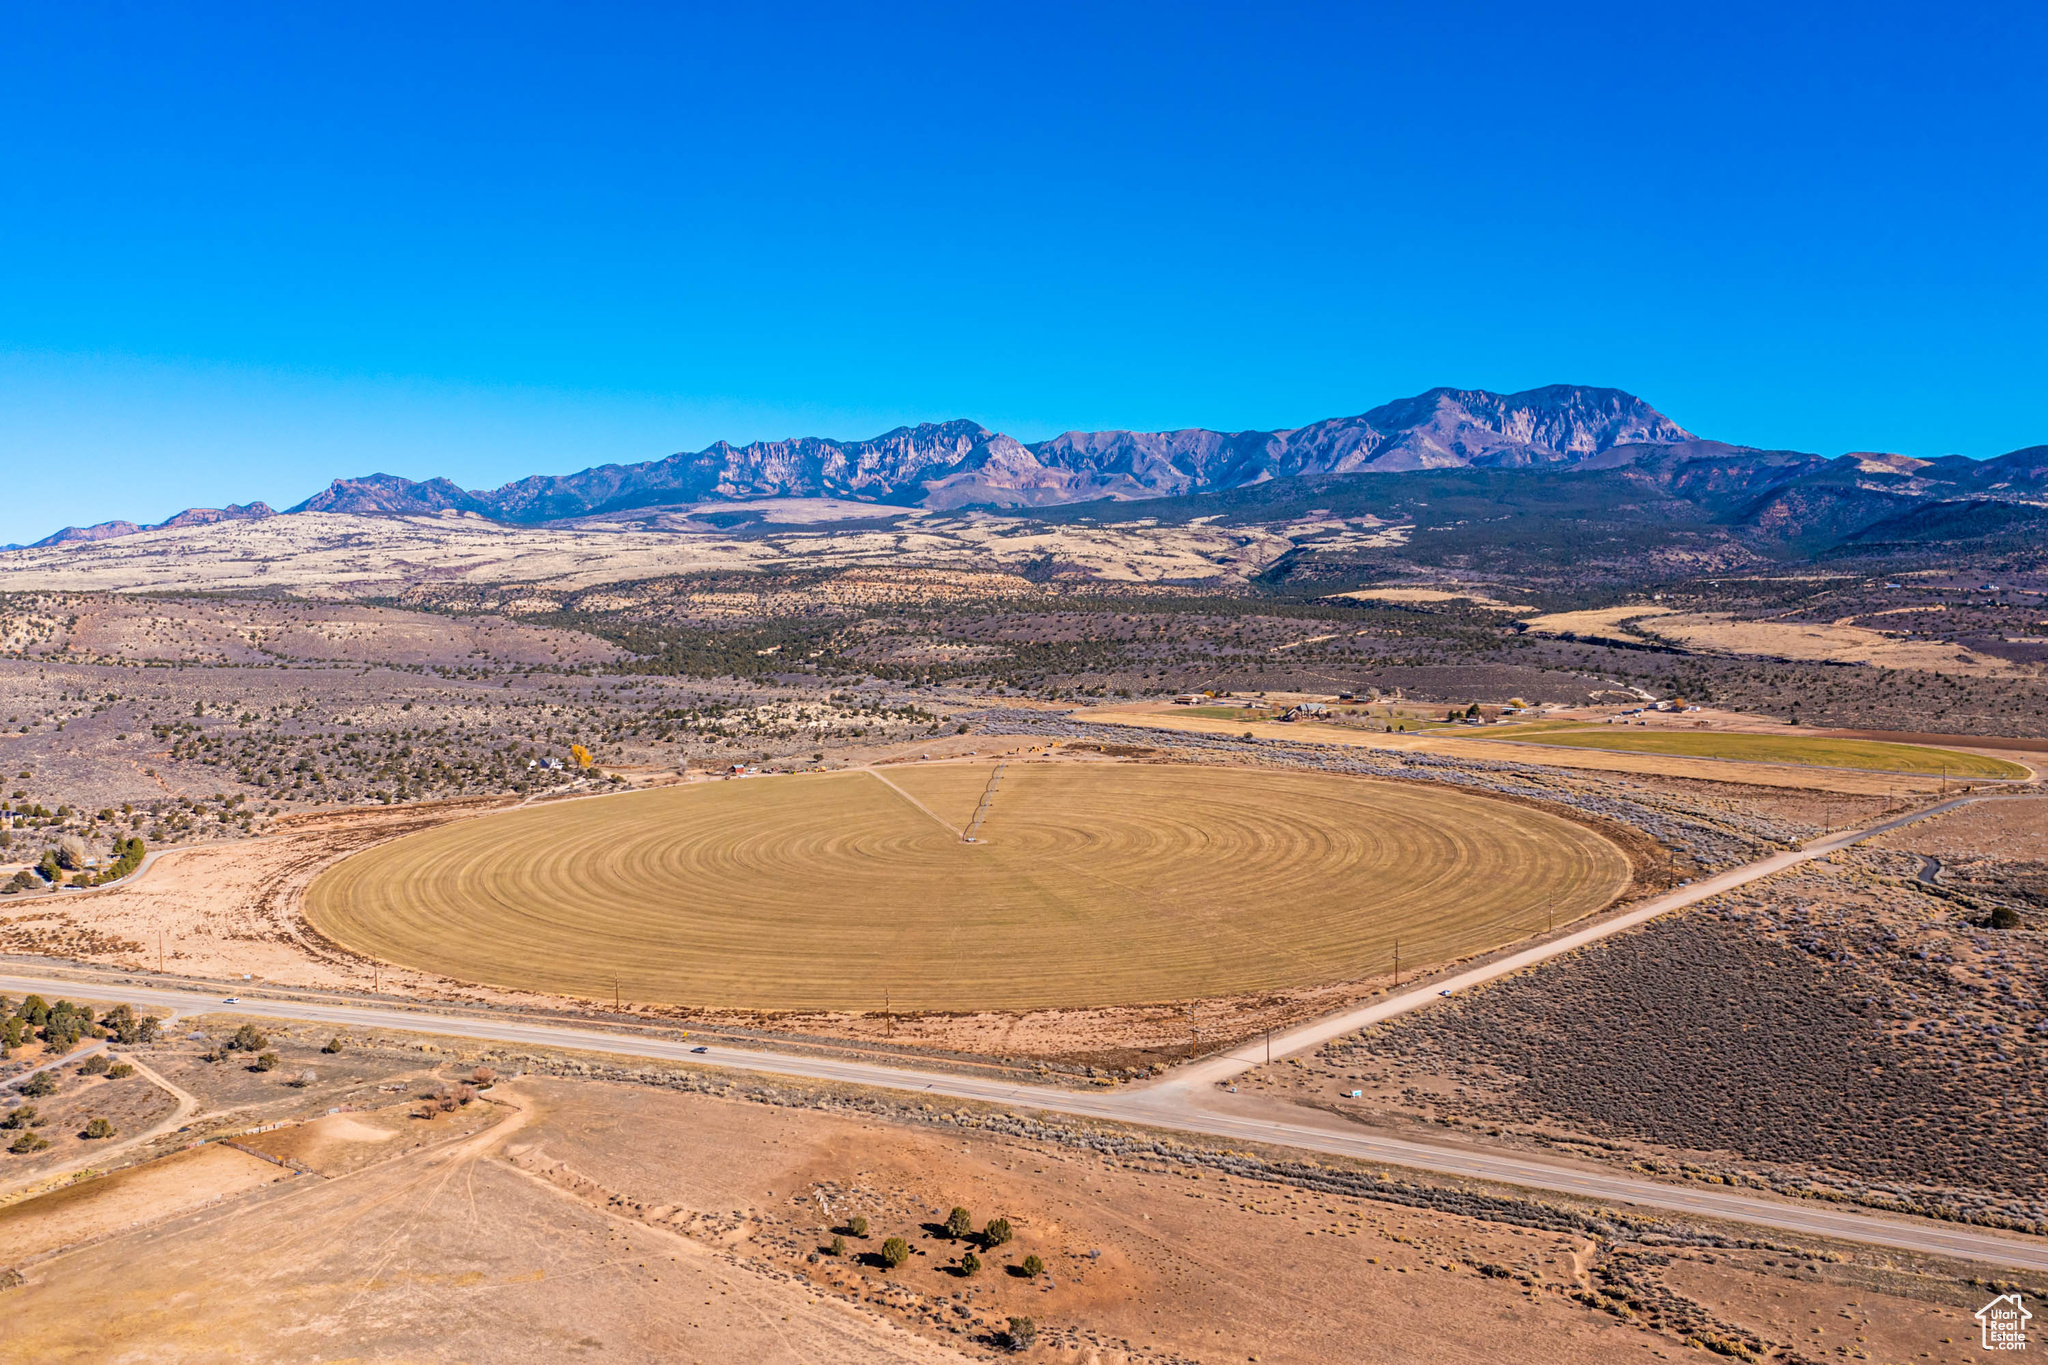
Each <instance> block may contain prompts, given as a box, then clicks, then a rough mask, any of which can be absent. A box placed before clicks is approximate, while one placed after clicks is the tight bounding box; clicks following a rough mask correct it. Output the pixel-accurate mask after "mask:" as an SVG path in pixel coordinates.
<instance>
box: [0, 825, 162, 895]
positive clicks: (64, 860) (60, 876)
mask: <svg viewBox="0 0 2048 1365" xmlns="http://www.w3.org/2000/svg"><path fill="white" fill-rule="evenodd" d="M148 851H149V850H148V849H147V848H146V847H145V846H144V844H143V842H142V838H141V836H140V835H137V836H135V837H132V838H121V837H118V836H117V837H116V838H115V840H114V860H113V861H112V862H111V863H109V864H108V865H107V866H106V867H104V868H102V869H101V870H100V872H99V874H98V875H97V876H95V875H94V874H92V873H91V872H88V871H86V867H85V865H86V861H87V859H88V858H90V857H91V854H92V850H91V848H90V847H89V846H88V845H87V844H86V842H85V840H84V839H82V838H80V837H79V836H78V835H76V834H65V835H63V836H62V837H60V838H59V839H58V840H57V842H56V843H55V844H54V845H52V846H51V847H49V848H46V849H44V850H43V856H42V859H41V860H40V861H39V862H38V863H37V864H36V866H35V870H34V871H32V872H31V871H28V870H26V869H24V870H23V871H20V872H17V873H15V874H14V876H13V878H12V879H11V880H9V881H8V882H6V883H5V884H4V885H0V895H13V894H15V893H16V892H20V891H28V890H31V889H33V888H34V887H35V886H36V885H37V884H38V882H39V881H40V882H41V883H44V884H47V885H50V886H61V885H63V884H64V881H65V874H67V873H69V874H70V882H71V885H73V886H101V885H104V884H106V883H107V882H111V881H116V880H118V879H119V878H122V877H125V876H127V875H128V874H129V873H130V872H133V871H134V870H135V869H136V868H138V867H140V866H141V865H142V857H143V855H144V854H145V853H147V852H148Z"/></svg>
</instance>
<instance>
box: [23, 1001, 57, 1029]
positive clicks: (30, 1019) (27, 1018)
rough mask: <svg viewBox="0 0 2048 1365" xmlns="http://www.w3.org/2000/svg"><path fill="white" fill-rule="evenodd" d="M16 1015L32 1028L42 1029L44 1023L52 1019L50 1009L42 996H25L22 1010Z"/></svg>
mask: <svg viewBox="0 0 2048 1365" xmlns="http://www.w3.org/2000/svg"><path fill="white" fill-rule="evenodd" d="M15 1013H16V1014H17V1015H18V1016H20V1018H21V1019H22V1020H23V1021H24V1022H25V1023H27V1024H28V1026H29V1027H30V1028H41V1027H42V1026H43V1021H44V1020H46V1019H48V1018H49V1017H50V1007H49V1005H48V1004H47V1003H46V1002H45V1001H44V1000H43V997H41V996H40V995H25V996H23V997H22V998H21V1008H20V1009H18V1010H16V1011H15Z"/></svg>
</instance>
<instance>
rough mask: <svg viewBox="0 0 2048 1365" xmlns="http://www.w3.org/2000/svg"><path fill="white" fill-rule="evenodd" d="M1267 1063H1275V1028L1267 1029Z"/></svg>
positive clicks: (1268, 1064)
mask: <svg viewBox="0 0 2048 1365" xmlns="http://www.w3.org/2000/svg"><path fill="white" fill-rule="evenodd" d="M1266 1065H1267V1066H1271V1065H1273V1030H1272V1029H1270V1028H1269V1029H1267V1030H1266Z"/></svg>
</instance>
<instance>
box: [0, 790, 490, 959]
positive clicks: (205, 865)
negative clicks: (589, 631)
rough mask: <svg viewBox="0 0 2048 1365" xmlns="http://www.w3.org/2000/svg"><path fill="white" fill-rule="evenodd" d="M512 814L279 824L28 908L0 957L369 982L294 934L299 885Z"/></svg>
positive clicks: (446, 807)
mask: <svg viewBox="0 0 2048 1365" xmlns="http://www.w3.org/2000/svg"><path fill="white" fill-rule="evenodd" d="M507 804H510V799H509V798H491V799H485V800H480V801H476V802H448V803H442V804H433V805H422V806H415V807H396V808H390V809H384V808H374V809H371V808H366V809H363V810H358V811H348V812H334V813H316V814H311V815H306V816H294V817H288V818H287V819H286V820H284V821H280V822H279V824H280V826H281V828H282V829H283V831H284V832H282V833H279V834H275V835H271V836H268V837H265V838H259V839H245V840H240V841H237V842H234V843H226V844H212V845H202V846H199V847H194V848H178V849H171V850H168V851H166V852H165V853H164V854H163V855H162V856H161V857H159V858H158V859H157V860H156V861H155V862H154V863H152V864H151V865H150V867H149V868H148V869H147V871H145V872H144V873H143V875H142V876H140V877H138V878H137V879H135V880H134V881H133V882H131V883H128V884H126V885H123V886H119V887H113V888H109V889H108V890H105V891H95V892H89V893H81V894H76V895H69V896H66V897H64V898H63V899H61V900H56V901H40V900H39V901H36V902H34V903H33V912H26V908H25V913H24V914H23V915H20V916H16V917H13V918H14V922H12V923H7V924H4V925H0V948H5V949H6V950H7V951H10V952H34V953H45V954H51V955H62V956H68V957H75V958H79V959H82V960H88V961H100V962H109V963H113V964H117V965H120V966H124V967H127V968H129V969H131V970H135V971H142V970H148V969H154V968H155V967H156V966H157V964H158V961H159V953H161V960H162V963H163V966H164V967H165V968H166V969H167V970H170V971H174V972H178V973H180V974H182V975H187V976H197V977H202V978H206V979H208V980H217V981H225V980H234V979H240V978H243V977H245V976H247V977H249V978H251V979H253V980H259V981H276V982H289V983H291V984H294V985H318V986H340V985H347V986H354V985H362V984H368V983H369V982H370V981H371V978H372V975H373V974H372V972H371V970H370V967H369V965H368V964H367V963H365V962H360V961H357V960H355V959H353V957H352V956H351V955H348V954H344V953H339V952H336V951H334V950H333V949H331V948H330V947H328V946H327V945H324V944H321V943H319V942H317V941H316V940H314V939H312V938H310V937H309V936H308V935H307V934H306V933H305V932H304V931H303V930H302V929H301V927H300V926H299V924H298V906H299V900H300V897H301V896H302V894H303V892H304V890H305V887H306V884H307V883H308V882H310V881H311V880H312V879H313V877H314V876H315V875H317V874H318V873H319V872H320V871H321V869H323V868H325V867H327V866H328V865H329V864H331V863H333V862H334V861H335V860H337V859H339V858H343V857H346V856H347V855H348V854H350V853H353V852H355V851H356V850H358V849H362V848H367V847H369V846H370V845H372V844H376V843H381V842H383V841H384V840H386V839H391V838H396V837H398V836H400V835H402V834H407V833H412V832H414V831H417V830H421V829H426V828H430V827H432V826H434V825H437V824H441V823H445V822H447V821H449V820H454V819H462V818H465V817H467V816H470V815H475V814H477V813H479V812H481V811H484V810H491V809H496V808H498V807H500V806H504V805H507ZM30 913H33V914H34V915H37V916H44V917H49V916H54V917H55V918H34V919H31V918H30V917H29V914H30ZM395 979H396V980H397V981H398V982H399V983H400V984H403V982H404V981H405V979H406V978H404V977H402V976H400V977H397V978H395ZM420 984H425V983H424V981H422V982H421V983H420Z"/></svg>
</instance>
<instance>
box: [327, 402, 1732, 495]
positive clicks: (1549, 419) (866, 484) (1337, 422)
mask: <svg viewBox="0 0 2048 1365" xmlns="http://www.w3.org/2000/svg"><path fill="white" fill-rule="evenodd" d="M1690 439H1693V438H1692V435H1691V433H1689V432H1687V431H1686V430H1685V429H1684V428H1682V427H1680V426H1679V425H1678V424H1677V423H1675V422H1673V421H1671V419H1669V418H1668V417H1666V416H1664V415H1663V414H1662V413H1660V412H1658V411H1657V410H1656V409H1655V408H1652V407H1651V406H1650V405H1649V404H1647V403H1645V402H1644V401H1643V400H1641V399H1639V398H1637V397H1635V396H1634V395H1633V394H1629V393H1625V392H1623V391H1622V390H1620V389H1606V388H1593V387H1587V386H1582V385H1572V384H1552V385H1546V386H1544V387H1542V388H1538V389H1529V390H1525V391H1523V392H1520V393H1513V394H1499V393H1493V392H1491V391H1488V390H1484V389H1453V388H1436V389H1431V390H1428V391H1427V392H1425V393H1422V394H1418V395H1416V396H1415V397H1413V398H1407V399H1401V400H1397V401H1395V402H1393V403H1387V404H1382V405H1381V406H1380V407H1377V408H1373V409H1371V410H1369V411H1367V412H1365V413H1361V414H1359V415H1357V416H1354V417H1338V418H1327V419H1324V420H1321V421H1318V422H1313V423H1310V424H1308V425H1306V426H1302V427H1294V428H1278V429H1274V430H1269V431H1237V432H1219V431H1210V430H1208V429H1206V428H1200V427H1190V428H1183V429H1181V430H1178V431H1168V432H1137V431H1126V430H1110V431H1094V432H1087V431H1068V432H1063V433H1061V434H1060V435H1058V436H1054V437H1052V438H1051V439H1049V440H1045V441H1038V442H1030V443H1027V442H1022V441H1018V440H1016V439H1015V438H1013V437H1011V436H1007V435H1005V434H1003V433H1002V432H998V431H992V430H990V429H989V428H987V427H984V426H982V425H981V424H980V423H978V422H973V421H969V420H966V419H956V420H953V421H948V422H926V423H919V424H917V425H916V426H904V427H897V428H895V429H894V430H892V431H886V432H883V433H882V434H881V435H879V436H874V437H870V438H867V439H864V440H852V441H837V440H831V439H827V438H824V437H815V436H806V437H796V438H792V439H788V440H777V441H754V442H749V443H747V444H745V445H739V446H736V445H733V444H731V443H729V442H726V441H718V442H714V443H713V444H711V445H710V446H707V447H706V448H705V449H703V450H701V451H695V452H679V453H677V454H674V455H669V456H667V457H664V458H662V459H659V460H650V461H647V462H645V463H641V464H631V465H618V464H609V465H596V466H592V467H591V468H588V469H584V470H581V471H579V472H577V473H575V474H562V475H530V476H528V477H526V478H524V479H518V480H515V481H513V482H511V483H507V484H504V485H501V486H500V487H498V488H496V489H490V490H484V489H475V490H463V489H459V488H457V487H456V486H455V485H454V484H452V483H449V482H448V481H447V480H445V479H433V480H427V481H425V482H422V483H411V482H410V481H407V480H403V479H399V478H396V477H395V476H392V475H386V474H378V475H371V476H368V477H367V478H362V479H337V480H335V481H334V482H333V483H332V484H330V485H329V486H328V487H327V488H326V489H324V490H322V491H321V492H320V493H317V494H315V495H314V496H313V497H311V498H308V499H307V500H306V501H305V502H302V503H300V504H298V505H297V506H295V507H292V508H290V509H288V510H289V511H290V512H302V511H304V512H316V511H353V512H361V513H365V514H369V515H407V514H412V515H432V514H437V513H440V512H443V511H447V510H454V511H464V512H476V513H477V514H478V515H482V516H490V517H493V518H495V519H497V520H501V521H509V522H513V523H532V522H537V521H550V520H560V519H563V518H567V517H576V516H593V515H599V514H602V513H607V512H617V511H624V510H630V509H632V508H634V507H645V506H658V505H662V504H664V503H678V502H692V501H698V500H701V499H705V498H719V499H725V500H733V501H742V500H746V499H750V498H769V497H833V498H844V499H851V500H855V501H865V502H875V503H882V504H894V505H899V506H910V505H914V506H922V507H926V508H933V509H946V508H954V507H966V506H988V507H1038V506H1050V505H1058V504H1061V503H1069V502H1083V501H1089V500H1093V499H1097V498H1102V497H1111V498H1118V499H1137V498H1146V497H1159V496H1170V495H1174V494H1179V493H1187V492H1195V491H1200V490H1203V489H1210V488H1231V487H1238V486H1242V485H1244V484H1247V483H1256V482H1260V481H1262V480H1265V479H1269V478H1284V477H1287V476H1290V475H1297V474H1332V473H1374V472H1389V471H1399V470H1410V469H1434V468H1451V467H1463V466H1469V465H1474V464H1479V465H1494V464H1498V465H1502V466H1506V467H1532V466H1543V465H1556V464H1569V463H1573V462H1575V461H1577V460H1581V459H1585V458H1588V457H1590V456H1593V455H1597V454H1599V453H1600V452H1602V451H1605V450H1607V449H1610V448H1611V447H1613V446H1615V445H1618V444H1623V443H1627V442H1643V441H1667V442H1668V441H1683V440H1690Z"/></svg>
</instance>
